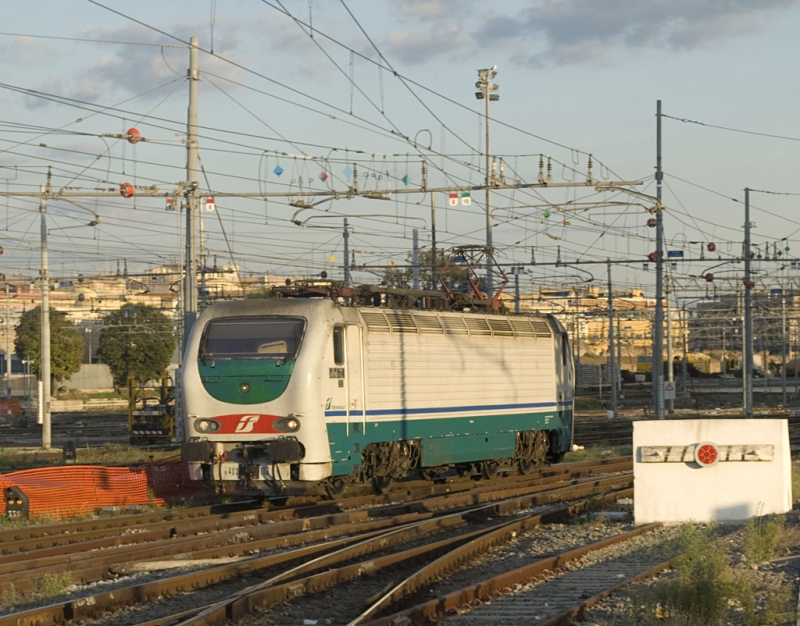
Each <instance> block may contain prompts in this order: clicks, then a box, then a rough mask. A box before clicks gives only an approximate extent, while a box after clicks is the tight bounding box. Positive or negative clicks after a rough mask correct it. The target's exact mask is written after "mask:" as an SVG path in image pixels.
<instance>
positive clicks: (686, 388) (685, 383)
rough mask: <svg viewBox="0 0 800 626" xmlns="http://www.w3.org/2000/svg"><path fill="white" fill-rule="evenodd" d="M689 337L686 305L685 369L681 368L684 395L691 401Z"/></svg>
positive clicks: (684, 325) (684, 321) (684, 306)
mask: <svg viewBox="0 0 800 626" xmlns="http://www.w3.org/2000/svg"><path fill="white" fill-rule="evenodd" d="M688 337H689V326H688V322H687V320H686V305H685V304H684V305H683V367H682V368H681V371H682V374H683V393H684V394H685V397H686V399H687V400H688V399H689V347H688V346H687V345H686V342H687V339H688Z"/></svg>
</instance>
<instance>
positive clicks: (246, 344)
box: [200, 317, 305, 359]
mask: <svg viewBox="0 0 800 626" xmlns="http://www.w3.org/2000/svg"><path fill="white" fill-rule="evenodd" d="M304 326H305V321H304V320H303V319H300V318H296V317H226V318H220V319H216V320H213V321H212V322H211V323H210V324H209V325H208V326H207V327H206V330H205V333H204V334H203V339H202V341H201V345H200V358H201V359H293V358H294V357H295V355H296V354H297V349H298V348H299V346H300V339H301V337H302V334H303V328H304Z"/></svg>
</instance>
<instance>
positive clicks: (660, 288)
mask: <svg viewBox="0 0 800 626" xmlns="http://www.w3.org/2000/svg"><path fill="white" fill-rule="evenodd" d="M663 178H664V174H663V172H662V171H661V100H657V101H656V197H657V198H658V200H659V204H660V202H661V181H662V180H663ZM662 213H663V211H661V210H660V209H659V211H658V212H657V213H656V256H657V258H656V316H655V321H654V323H653V325H654V328H653V400H654V403H655V414H656V419H659V420H663V419H664V358H663V353H664V303H663V302H662V298H663V292H664V245H663V242H664V222H663V216H662Z"/></svg>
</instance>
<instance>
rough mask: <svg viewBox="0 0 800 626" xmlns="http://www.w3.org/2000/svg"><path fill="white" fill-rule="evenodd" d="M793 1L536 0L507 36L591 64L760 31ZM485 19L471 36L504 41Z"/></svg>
mask: <svg viewBox="0 0 800 626" xmlns="http://www.w3.org/2000/svg"><path fill="white" fill-rule="evenodd" d="M796 3H797V0H761V1H759V2H757V3H756V2H750V1H749V0H705V1H703V0H603V1H602V2H585V1H582V0H539V1H538V2H537V3H536V4H535V5H534V6H531V7H529V8H527V9H525V10H524V11H522V12H521V13H520V15H519V16H518V19H517V20H516V22H517V24H518V25H509V32H511V33H514V34H515V35H519V34H521V33H525V35H524V36H525V38H526V39H529V40H531V41H537V40H539V41H538V43H539V44H540V46H542V52H541V54H535V55H531V56H530V57H529V58H530V59H537V60H546V61H548V62H551V63H593V62H597V61H598V60H602V59H604V58H606V57H608V56H609V55H610V54H612V53H613V51H615V50H618V49H621V48H627V49H638V48H646V47H650V48H667V49H671V50H692V49H696V48H700V47H705V46H709V45H711V44H712V43H713V42H715V41H719V40H724V39H730V38H733V37H739V36H742V35H748V34H751V33H754V32H757V31H758V30H760V29H761V28H763V25H764V22H765V21H766V19H767V17H768V13H769V12H771V11H775V10H780V9H785V8H788V7H790V6H791V5H794V4H796ZM491 28H492V21H491V20H487V21H485V22H484V24H483V25H482V26H481V28H479V29H478V30H477V31H476V32H475V33H474V36H475V37H476V38H486V37H490V36H491V35H492V34H494V36H495V38H496V39H495V41H496V42H497V43H498V44H499V45H504V42H505V40H509V41H510V42H511V43H513V42H514V39H513V38H505V39H504V38H503V37H502V36H501V35H502V33H500V32H498V29H497V28H495V29H494V31H492V30H491Z"/></svg>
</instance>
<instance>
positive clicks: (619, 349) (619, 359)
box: [616, 311, 623, 391]
mask: <svg viewBox="0 0 800 626" xmlns="http://www.w3.org/2000/svg"><path fill="white" fill-rule="evenodd" d="M616 340H617V367H618V369H619V370H622V369H623V368H622V320H620V315H619V311H617V336H616ZM617 391H622V371H620V375H619V377H618V380H617Z"/></svg>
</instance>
